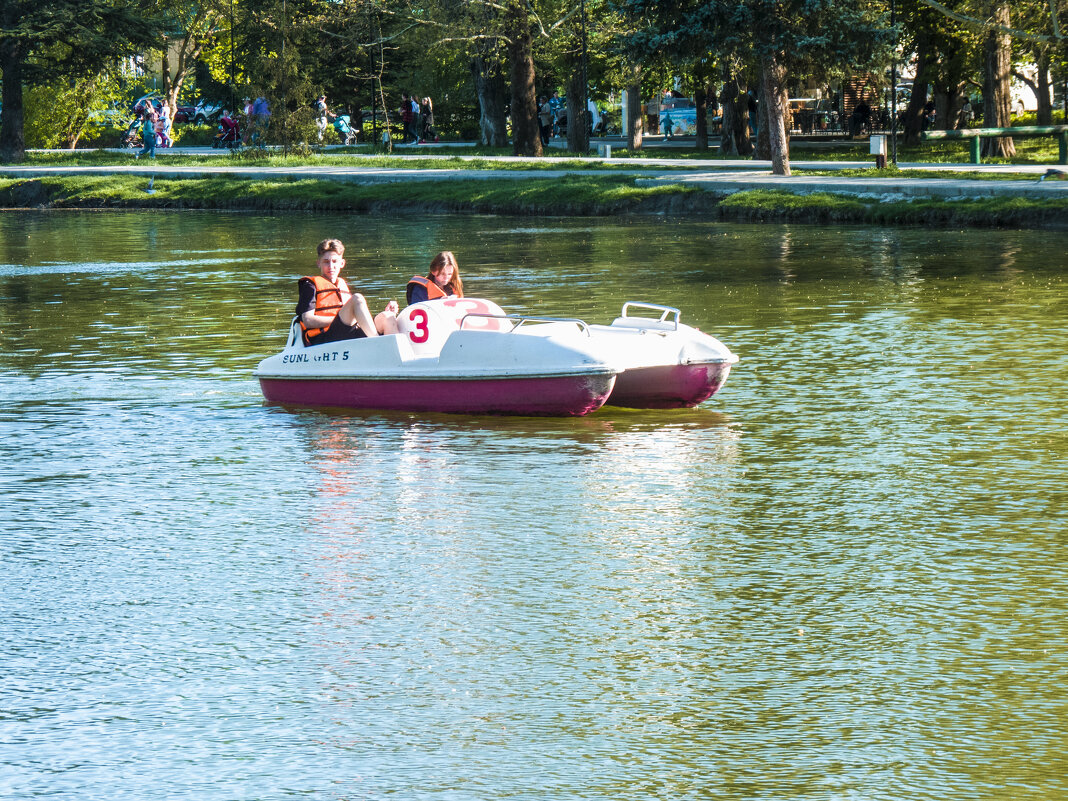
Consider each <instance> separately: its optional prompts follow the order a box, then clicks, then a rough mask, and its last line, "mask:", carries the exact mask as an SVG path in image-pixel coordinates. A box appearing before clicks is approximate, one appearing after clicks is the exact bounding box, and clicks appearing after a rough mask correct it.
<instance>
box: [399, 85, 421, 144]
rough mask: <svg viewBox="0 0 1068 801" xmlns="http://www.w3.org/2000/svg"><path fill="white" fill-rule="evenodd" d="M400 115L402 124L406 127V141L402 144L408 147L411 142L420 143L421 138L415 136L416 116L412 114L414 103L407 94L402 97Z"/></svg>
mask: <svg viewBox="0 0 1068 801" xmlns="http://www.w3.org/2000/svg"><path fill="white" fill-rule="evenodd" d="M400 115H401V124H402V125H403V126H404V139H403V140H402V141H401V144H402V145H406V144H408V143H409V142H415V141H418V139H419V137H418V136H416V134H415V115H413V114H412V101H411V100H409V99H408V95H407V93H405V94H402V95H401V102H400Z"/></svg>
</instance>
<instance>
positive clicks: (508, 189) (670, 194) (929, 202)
mask: <svg viewBox="0 0 1068 801" xmlns="http://www.w3.org/2000/svg"><path fill="white" fill-rule="evenodd" d="M148 188H149V184H148V181H146V180H145V179H144V178H143V177H139V176H62V177H55V178H38V179H0V206H5V207H9V208H10V207H20V208H27V207H29V208H34V207H40V208H120V209H121V208H156V209H229V210H235V211H236V210H265V211H351V212H387V211H388V212H401V213H428V212H431V213H433V212H467V213H471V212H477V213H497V214H538V215H544V216H569V215H574V216H598V215H620V214H654V213H655V214H673V215H689V216H695V215H696V216H701V217H705V218H707V219H715V220H733V221H746V222H762V221H766V222H782V221H791V222H807V223H878V224H883V225H919V226H929V227H942V226H972V227H978V226H982V227H990V226H1001V227H1012V228H1058V229H1068V199H1050V200H1030V199H1023V198H989V197H988V198H978V199H974V200H960V199H953V200H942V199H936V198H930V199H912V200H901V201H895V202H880V201H878V200H873V199H869V198H857V197H851V196H847V195H835V194H830V193H813V194H809V195H797V194H792V193H790V192H784V191H781V190H751V191H745V192H737V193H735V194H731V195H717V194H715V193H712V192H706V191H703V190H701V189H696V188H693V187H683V186H677V185H671V184H666V185H662V186H650V187H645V186H640V187H639V186H635V185H634V179H633V178H631V177H627V176H619V175H598V176H595V175H569V176H566V177H564V178H561V179H557V180H552V181H541V180H536V181H535V180H532V181H512V180H509V181H507V182H487V181H448V180H446V181H421V182H419V183H418V184H411V183H387V184H370V185H359V184H346V183H339V182H336V181H320V180H315V179H299V180H298V179H293V180H245V179H236V178H230V177H213V178H184V179H175V180H171V179H167V180H156V181H154V182H153V184H152V192H151V193H149V192H148V191H146V190H148ZM413 190H417V191H413Z"/></svg>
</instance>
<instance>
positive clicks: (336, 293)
mask: <svg viewBox="0 0 1068 801" xmlns="http://www.w3.org/2000/svg"><path fill="white" fill-rule="evenodd" d="M304 277H305V278H306V279H307V280H309V281H311V282H312V283H313V284H315V309H314V311H315V313H316V314H318V315H321V316H324V317H325V316H327V315H329V316H330V317H331V318H333V317H336V316H337V313H338V312H339V311H341V307H342V306H344V305H345V301H347V300H348V299H349V298H350V297H351V296H352V293H351V292H349V285H348V284H346V283H345V279H344V278H338V279H337V284H336V285H335V284H331V283H330V282H329V281H328V280H327V279H326V278H324V277H323V276H321V275H306V276H304ZM331 322H332V321H331ZM300 328H301V331H303V332H304V335H303V336H304V344H305V345H308V344H310V342H309V340H310V339H311V338H312V337H314V336H318V335H319V334H321V333H322V332H323V331H325V330H326V327H324V328H308V326H307V325H306V324H305V323H304V315H303V314H301V315H300Z"/></svg>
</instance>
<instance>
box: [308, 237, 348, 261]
mask: <svg viewBox="0 0 1068 801" xmlns="http://www.w3.org/2000/svg"><path fill="white" fill-rule="evenodd" d="M315 250H316V253H318V255H320V256H322V255H323V254H324V253H326V252H327V251H330V250H332V251H334V253H336V254H337V255H339V256H342V257H344V255H345V246H344V245H343V244H341V240H340V239H324V240H323V241H322V242H320V243H319V247H317V248H316V249H315Z"/></svg>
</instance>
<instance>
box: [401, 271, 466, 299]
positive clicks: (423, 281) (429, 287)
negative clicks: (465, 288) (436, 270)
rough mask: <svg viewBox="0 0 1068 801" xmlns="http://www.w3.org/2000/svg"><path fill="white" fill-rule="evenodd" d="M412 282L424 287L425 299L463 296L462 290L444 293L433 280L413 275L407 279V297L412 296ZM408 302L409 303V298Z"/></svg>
mask: <svg viewBox="0 0 1068 801" xmlns="http://www.w3.org/2000/svg"><path fill="white" fill-rule="evenodd" d="M413 284H418V285H419V286H422V287H426V299H427V300H437V299H438V298H449V297H456V298H462V297H463V296H464V295H463V293H462V292H457V293H454V294H451V295H450V294H448V293H446V292H445V290H443V289H442V288H441V287H440V286H438V285H437V284H435V283H434V282H433V281H431V280H430V279H429V278H427V277H426V276H423V275H413V276H412V277H411V278H410V279H408V288H407V294H408V298H411V296H412V285H413ZM408 302H409V303H410V302H411V300H409V301H408Z"/></svg>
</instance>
